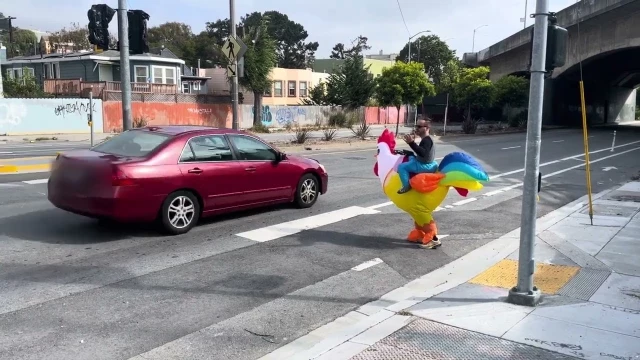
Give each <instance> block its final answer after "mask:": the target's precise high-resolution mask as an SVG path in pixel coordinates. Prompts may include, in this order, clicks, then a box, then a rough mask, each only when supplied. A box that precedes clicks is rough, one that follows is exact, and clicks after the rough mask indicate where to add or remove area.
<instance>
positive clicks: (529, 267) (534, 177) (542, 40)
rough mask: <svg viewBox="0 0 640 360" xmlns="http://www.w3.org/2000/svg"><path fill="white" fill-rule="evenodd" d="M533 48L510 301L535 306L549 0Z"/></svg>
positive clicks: (540, 10) (541, 4)
mask: <svg viewBox="0 0 640 360" xmlns="http://www.w3.org/2000/svg"><path fill="white" fill-rule="evenodd" d="M534 15H535V25H534V28H533V49H532V52H531V87H530V89H529V115H528V121H527V142H526V144H527V145H526V151H525V170H524V186H523V192H522V212H521V217H520V250H519V256H518V284H517V286H515V287H514V288H512V289H511V290H510V291H509V296H508V298H507V300H508V301H509V302H511V303H513V304H517V305H525V306H535V305H537V304H538V302H539V301H540V290H538V289H537V288H536V287H535V286H533V273H534V272H535V259H534V246H535V238H536V219H537V210H538V209H537V208H538V204H537V195H538V192H537V189H538V173H539V171H540V138H541V128H542V104H543V95H544V76H545V72H546V69H545V59H546V52H547V26H548V17H549V0H536V12H535V14H534Z"/></svg>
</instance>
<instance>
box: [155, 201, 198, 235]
mask: <svg viewBox="0 0 640 360" xmlns="http://www.w3.org/2000/svg"><path fill="white" fill-rule="evenodd" d="M161 216H162V226H163V228H164V230H165V231H167V232H168V233H170V234H173V235H179V234H185V233H187V232H189V230H191V228H193V227H194V226H195V225H196V224H197V223H198V219H199V218H200V203H198V199H197V198H196V196H195V195H194V194H193V193H191V192H189V191H176V192H174V193H173V194H171V195H169V196H168V197H167V198H166V199H165V200H164V203H163V204H162V214H161Z"/></svg>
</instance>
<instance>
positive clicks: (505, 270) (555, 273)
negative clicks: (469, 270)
mask: <svg viewBox="0 0 640 360" xmlns="http://www.w3.org/2000/svg"><path fill="white" fill-rule="evenodd" d="M579 270H580V267H579V266H565V265H552V264H540V263H539V264H536V272H535V274H534V275H533V283H534V285H535V286H537V287H538V289H540V291H542V293H544V294H549V295H553V294H556V293H558V291H560V289H562V287H563V286H565V285H566V284H567V283H568V282H569V281H570V280H571V279H573V277H574V276H576V274H577V273H578V271H579ZM517 282H518V262H517V261H516V260H507V259H505V260H502V261H500V262H499V263H497V264H495V265H493V266H492V267H490V268H489V269H487V270H486V271H485V272H483V273H482V274H480V275H478V276H476V277H475V278H473V279H471V280H470V281H469V283H471V284H477V285H484V286H492V287H499V288H503V289H511V288H512V287H514V286H515V285H516V283H517Z"/></svg>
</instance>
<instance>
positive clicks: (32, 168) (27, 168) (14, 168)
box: [0, 164, 51, 174]
mask: <svg viewBox="0 0 640 360" xmlns="http://www.w3.org/2000/svg"><path fill="white" fill-rule="evenodd" d="M49 170H51V164H30V165H0V174H9V173H21V172H45V171H49Z"/></svg>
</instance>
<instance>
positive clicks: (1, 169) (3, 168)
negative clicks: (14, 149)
mask: <svg viewBox="0 0 640 360" xmlns="http://www.w3.org/2000/svg"><path fill="white" fill-rule="evenodd" d="M15 172H18V167H17V166H15V165H0V174H9V173H15Z"/></svg>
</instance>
